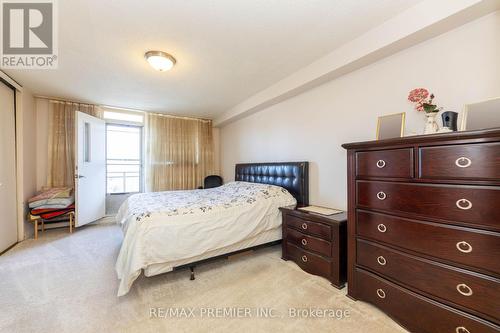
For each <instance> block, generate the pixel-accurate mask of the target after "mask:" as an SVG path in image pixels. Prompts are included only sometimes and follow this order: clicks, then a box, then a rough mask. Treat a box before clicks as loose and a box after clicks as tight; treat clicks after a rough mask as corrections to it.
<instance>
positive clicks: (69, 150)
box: [47, 100, 104, 187]
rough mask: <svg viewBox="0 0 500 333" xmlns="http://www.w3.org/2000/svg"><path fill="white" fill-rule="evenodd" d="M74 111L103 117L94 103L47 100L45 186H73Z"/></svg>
mask: <svg viewBox="0 0 500 333" xmlns="http://www.w3.org/2000/svg"><path fill="white" fill-rule="evenodd" d="M76 111H81V112H84V113H87V114H89V115H91V116H95V117H98V118H102V110H101V109H100V108H99V107H97V106H95V105H89V104H81V103H73V102H62V101H54V100H50V101H49V146H48V175H47V187H60V186H68V187H73V186H74V182H75V180H74V175H75V113H76ZM103 144H104V143H103Z"/></svg>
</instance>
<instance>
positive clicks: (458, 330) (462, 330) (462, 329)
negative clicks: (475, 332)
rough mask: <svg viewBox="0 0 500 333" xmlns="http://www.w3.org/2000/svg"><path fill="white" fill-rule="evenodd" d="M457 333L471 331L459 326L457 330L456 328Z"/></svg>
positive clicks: (468, 332)
mask: <svg viewBox="0 0 500 333" xmlns="http://www.w3.org/2000/svg"><path fill="white" fill-rule="evenodd" d="M455 332H456V333H470V331H469V330H468V329H466V328H465V327H463V326H458V327H457V328H455Z"/></svg>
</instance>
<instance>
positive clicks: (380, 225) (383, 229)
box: [377, 223, 387, 232]
mask: <svg viewBox="0 0 500 333" xmlns="http://www.w3.org/2000/svg"><path fill="white" fill-rule="evenodd" d="M377 230H378V231H380V232H386V231H387V227H386V226H385V225H384V224H382V223H380V224H379V225H378V226H377Z"/></svg>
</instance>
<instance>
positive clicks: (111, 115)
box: [103, 110, 144, 124]
mask: <svg viewBox="0 0 500 333" xmlns="http://www.w3.org/2000/svg"><path fill="white" fill-rule="evenodd" d="M103 118H104V119H108V120H119V121H123V122H129V123H130V122H132V123H141V124H142V123H143V122H144V114H143V113H141V112H128V111H107V110H106V111H104V113H103Z"/></svg>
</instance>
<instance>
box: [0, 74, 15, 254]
mask: <svg viewBox="0 0 500 333" xmlns="http://www.w3.org/2000/svg"><path fill="white" fill-rule="evenodd" d="M14 99H15V93H14V90H13V89H11V88H10V87H8V86H6V85H5V84H4V83H3V82H1V81H0V253H1V252H3V251H5V250H6V249H7V248H9V247H10V246H12V245H14V244H15V243H16V242H17V201H16V198H17V194H16V128H15V127H16V123H15V104H14Z"/></svg>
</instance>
